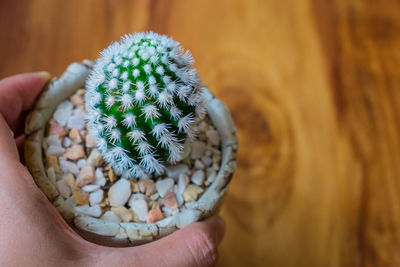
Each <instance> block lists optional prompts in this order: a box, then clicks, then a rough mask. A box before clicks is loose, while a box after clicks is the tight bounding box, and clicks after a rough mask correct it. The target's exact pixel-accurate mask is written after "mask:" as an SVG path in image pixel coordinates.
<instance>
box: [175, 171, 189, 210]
mask: <svg viewBox="0 0 400 267" xmlns="http://www.w3.org/2000/svg"><path fill="white" fill-rule="evenodd" d="M188 180H189V178H188ZM179 191H180V189H179V186H178V185H175V186H174V193H175V197H176V202H178V206H182V205H183V203H184V202H185V201H184V200H183V196H182V193H183V192H184V191H185V189H184V190H183V192H179Z"/></svg>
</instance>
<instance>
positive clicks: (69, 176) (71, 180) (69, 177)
mask: <svg viewBox="0 0 400 267" xmlns="http://www.w3.org/2000/svg"><path fill="white" fill-rule="evenodd" d="M62 180H64V181H65V182H66V183H67V185H68V186H69V187H70V188H71V190H72V191H73V190H74V189H75V177H74V175H73V174H71V173H67V174H64V175H63V177H62Z"/></svg>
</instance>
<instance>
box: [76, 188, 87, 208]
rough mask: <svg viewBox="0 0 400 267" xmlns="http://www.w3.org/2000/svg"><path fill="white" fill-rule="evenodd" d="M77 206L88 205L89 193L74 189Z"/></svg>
mask: <svg viewBox="0 0 400 267" xmlns="http://www.w3.org/2000/svg"><path fill="white" fill-rule="evenodd" d="M73 195H74V198H75V202H76V204H77V205H85V204H88V203H89V193H88V192H85V191H82V190H80V189H75V190H74V192H73Z"/></svg>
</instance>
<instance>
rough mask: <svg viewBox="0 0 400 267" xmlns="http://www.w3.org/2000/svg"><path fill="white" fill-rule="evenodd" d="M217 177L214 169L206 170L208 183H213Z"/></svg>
mask: <svg viewBox="0 0 400 267" xmlns="http://www.w3.org/2000/svg"><path fill="white" fill-rule="evenodd" d="M216 177H217V171H216V170H215V169H212V168H210V169H208V170H207V181H209V182H210V183H212V182H214V181H215V178H216Z"/></svg>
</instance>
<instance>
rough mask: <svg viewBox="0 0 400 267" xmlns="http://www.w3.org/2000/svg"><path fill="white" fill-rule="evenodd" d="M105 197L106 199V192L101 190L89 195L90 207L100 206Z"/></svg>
mask: <svg viewBox="0 0 400 267" xmlns="http://www.w3.org/2000/svg"><path fill="white" fill-rule="evenodd" d="M103 197H104V191H103V190H101V189H100V190H97V191H95V192H93V193H90V195H89V203H90V206H93V205H96V204H99V203H100V202H101V201H103Z"/></svg>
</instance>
